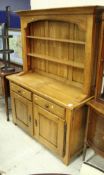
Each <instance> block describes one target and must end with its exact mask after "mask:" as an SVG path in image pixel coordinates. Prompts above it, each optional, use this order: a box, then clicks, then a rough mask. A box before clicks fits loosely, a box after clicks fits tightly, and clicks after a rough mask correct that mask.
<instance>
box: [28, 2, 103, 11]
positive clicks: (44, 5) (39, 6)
mask: <svg viewBox="0 0 104 175" xmlns="http://www.w3.org/2000/svg"><path fill="white" fill-rule="evenodd" d="M84 5H104V0H31V9H44V8H56V7H73V6H84Z"/></svg>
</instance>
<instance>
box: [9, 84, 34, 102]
mask: <svg viewBox="0 0 104 175" xmlns="http://www.w3.org/2000/svg"><path fill="white" fill-rule="evenodd" d="M10 89H11V90H12V91H14V92H16V93H18V94H19V95H21V96H23V97H25V98H27V99H28V100H31V92H30V91H28V90H26V89H24V88H22V87H20V86H18V85H16V84H14V83H10Z"/></svg>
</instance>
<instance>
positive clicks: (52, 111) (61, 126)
mask: <svg viewBox="0 0 104 175" xmlns="http://www.w3.org/2000/svg"><path fill="white" fill-rule="evenodd" d="M10 90H11V99H12V114H13V115H12V116H13V122H14V123H15V124H17V125H18V126H19V127H20V128H22V129H23V130H24V131H26V132H27V133H28V134H29V135H31V136H32V137H33V138H34V139H36V140H37V141H39V142H40V143H42V144H43V145H44V146H45V147H47V148H48V149H49V150H51V151H52V152H53V153H56V155H58V157H59V158H60V159H61V160H62V161H63V162H64V163H65V164H68V163H69V162H70V161H71V160H72V159H73V158H74V157H76V156H77V155H78V154H80V152H81V151H82V148H83V143H84V131H85V123H86V107H85V106H84V105H82V106H80V107H79V108H75V109H68V108H65V107H64V106H61V105H59V104H58V103H55V102H54V101H51V100H50V99H48V98H45V97H43V96H40V95H38V94H35V93H34V92H32V91H31V90H27V89H26V88H24V87H23V86H19V85H17V84H16V83H13V82H11V83H10Z"/></svg>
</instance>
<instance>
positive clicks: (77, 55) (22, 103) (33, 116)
mask: <svg viewBox="0 0 104 175" xmlns="http://www.w3.org/2000/svg"><path fill="white" fill-rule="evenodd" d="M102 11H103V8H101V7H79V8H59V9H47V10H32V11H22V12H18V14H19V15H20V16H21V31H22V44H23V73H21V74H17V75H11V76H8V79H9V80H10V89H11V97H12V112H13V122H14V123H15V124H17V125H18V126H20V127H21V128H23V129H24V130H25V131H26V132H27V133H28V134H30V135H31V136H32V137H33V138H34V139H36V140H38V141H39V142H40V143H42V144H43V145H45V146H46V147H47V148H48V149H50V150H51V151H53V152H54V153H56V155H58V156H59V158H60V159H61V160H62V161H63V162H64V163H65V164H68V163H69V162H70V161H71V160H72V159H73V158H74V157H75V156H77V155H78V154H79V153H80V152H81V151H82V149H83V144H84V132H85V124H86V110H87V108H86V106H85V103H86V101H88V100H89V99H90V98H92V96H93V94H94V90H95V89H94V88H95V78H96V63H97V56H98V49H96V48H97V47H98V35H99V29H100V26H101V23H100V22H99V21H100V18H101V14H102Z"/></svg>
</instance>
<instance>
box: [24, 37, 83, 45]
mask: <svg viewBox="0 0 104 175" xmlns="http://www.w3.org/2000/svg"><path fill="white" fill-rule="evenodd" d="M26 37H27V38H30V39H38V40H46V41H57V42H64V43H72V44H81V45H85V44H86V43H85V42H84V41H77V40H70V39H60V38H50V37H39V36H26Z"/></svg>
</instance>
